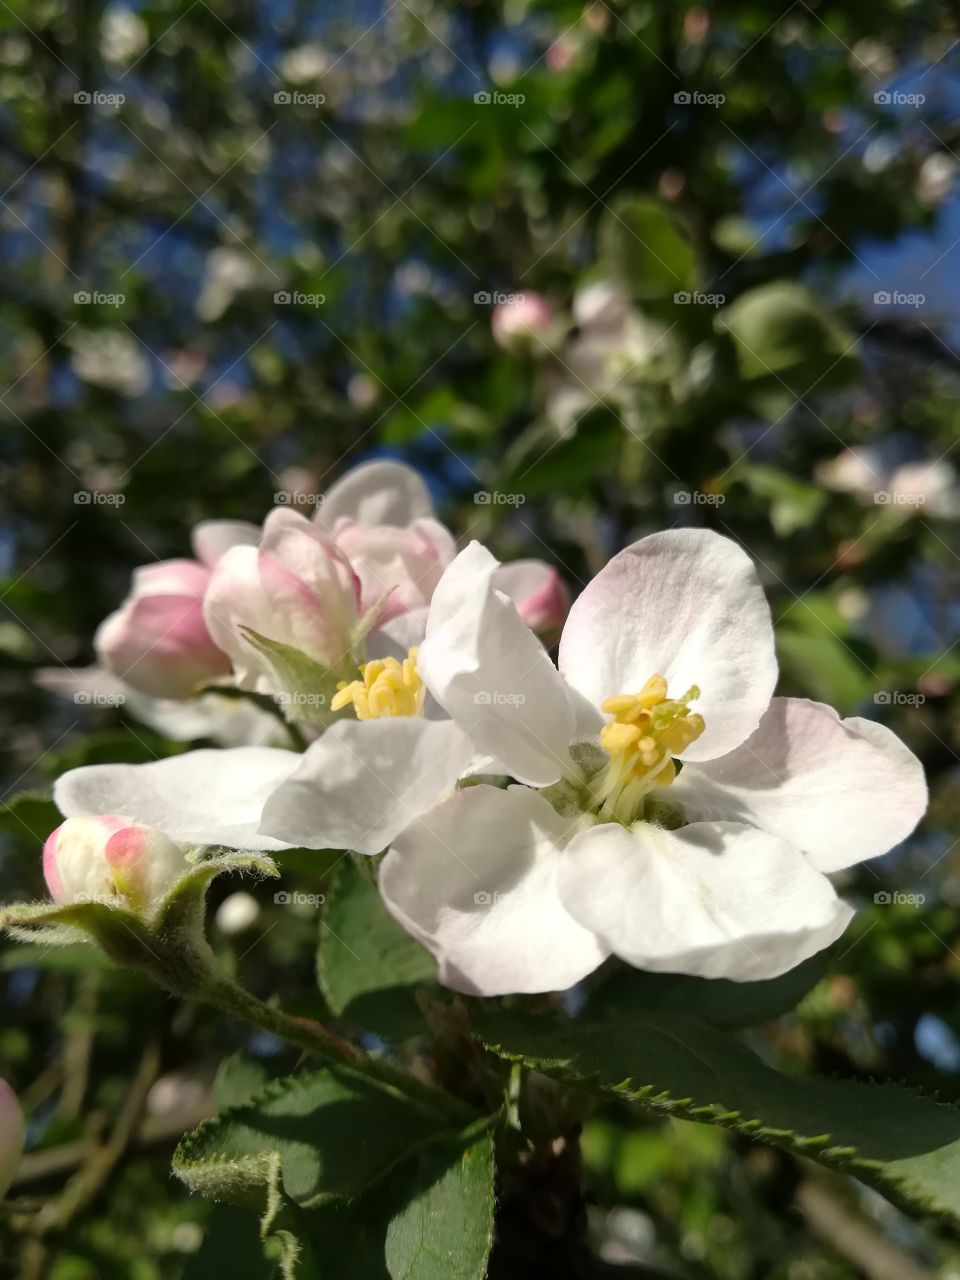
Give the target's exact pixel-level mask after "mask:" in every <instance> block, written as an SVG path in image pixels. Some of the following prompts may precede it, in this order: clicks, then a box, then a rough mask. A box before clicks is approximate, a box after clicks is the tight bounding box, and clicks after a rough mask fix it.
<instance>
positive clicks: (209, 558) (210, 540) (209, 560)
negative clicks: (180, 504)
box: [190, 520, 260, 569]
mask: <svg viewBox="0 0 960 1280" xmlns="http://www.w3.org/2000/svg"><path fill="white" fill-rule="evenodd" d="M190 540H191V542H192V543H193V553H194V555H195V556H196V557H197V559H198V560H199V561H200V562H201V564H205V565H206V566H207V568H208V569H212V568H213V566H214V565H215V564H216V563H217V561H218V560H219V559H220V557H221V556H222V555H223V554H224V552H226V551H229V550H230V548H231V547H255V546H256V545H257V543H258V542H259V541H260V530H259V528H258V527H257V526H256V525H255V524H251V523H250V522H249V521H248V520H201V521H200V523H199V524H195V525H194V526H193V532H192V534H191V537H190Z"/></svg>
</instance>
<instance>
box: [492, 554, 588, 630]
mask: <svg viewBox="0 0 960 1280" xmlns="http://www.w3.org/2000/svg"><path fill="white" fill-rule="evenodd" d="M494 584H495V586H496V587H497V589H498V590H499V591H502V592H504V594H505V595H508V596H509V597H510V599H511V600H512V601H513V603H514V604H515V605H516V606H517V612H518V613H519V614H520V617H521V618H522V619H523V620H524V622H525V623H526V624H527V626H528V627H530V628H531V630H533V631H538V632H540V633H541V635H547V634H549V633H551V632H554V631H558V630H559V629H560V628H561V627H562V626H563V624H564V622H565V620H566V617H567V614H568V613H569V611H570V593H569V591H568V590H567V586H566V583H565V582H564V581H563V579H562V578H561V577H560V574H559V573H557V571H556V569H554V568H553V567H552V566H551V565H548V564H544V562H543V561H542V560H513V561H511V562H510V563H509V564H503V565H501V566H500V568H499V569H498V570H497V572H496V575H495V577H494Z"/></svg>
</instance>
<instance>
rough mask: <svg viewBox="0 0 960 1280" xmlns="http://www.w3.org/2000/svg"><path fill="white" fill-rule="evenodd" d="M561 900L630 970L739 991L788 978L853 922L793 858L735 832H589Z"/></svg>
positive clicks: (576, 844)
mask: <svg viewBox="0 0 960 1280" xmlns="http://www.w3.org/2000/svg"><path fill="white" fill-rule="evenodd" d="M560 892H561V895H562V897H563V901H564V903H565V904H566V906H567V909H568V910H569V911H570V913H571V915H573V916H575V917H576V918H577V919H578V920H579V921H580V922H581V924H583V925H584V926H585V927H586V928H588V929H592V930H593V931H594V932H595V933H596V934H597V936H598V937H600V938H601V939H602V940H603V941H604V942H605V943H606V945H607V946H608V947H609V948H610V950H611V951H612V952H613V953H614V954H615V955H618V956H620V957H621V958H622V959H623V960H626V961H627V963H628V964H632V965H634V966H635V967H636V968H638V969H650V970H653V971H654V972H658V973H659V972H668V973H689V974H694V975H697V976H699V977H702V978H733V979H734V980H736V981H738V982H752V981H758V980H760V979H763V978H774V977H776V976H777V975H778V974H781V973H785V972H786V971H787V970H788V969H792V968H793V967H794V966H795V965H798V964H799V963H800V962H801V961H802V960H806V959H807V958H808V957H809V956H812V955H814V954H815V953H816V952H817V951H821V950H822V949H823V948H824V947H826V946H829V944H830V943H831V942H833V941H834V939H835V938H838V937H839V936H840V934H841V933H843V931H844V929H845V928H846V926H847V923H848V922H849V920H850V918H851V916H852V915H853V911H852V909H851V908H850V907H848V906H847V905H846V903H844V902H842V901H841V900H840V899H839V898H838V897H837V895H836V894H835V892H834V890H833V886H832V885H831V884H830V881H829V880H828V879H827V878H826V876H824V875H822V874H821V873H820V872H819V871H817V870H816V869H815V868H814V867H813V866H811V864H810V862H809V861H808V860H807V859H806V858H805V857H804V856H803V854H802V853H800V852H799V850H797V849H794V848H793V847H792V846H791V845H789V844H787V843H786V841H785V840H779V839H777V837H776V836H770V835H767V834H766V833H765V832H763V831H758V830H757V829H756V828H755V827H748V826H744V825H742V824H740V823H737V822H695V823H693V824H692V825H690V826H688V827H682V828H681V829H680V830H679V831H666V830H664V829H663V828H660V827H655V826H652V825H651V824H650V823H638V824H637V825H636V826H634V827H632V828H631V829H629V830H628V829H627V828H626V827H621V826H616V825H613V824H605V825H603V826H599V827H594V828H593V829H592V830H590V831H586V832H583V833H582V834H580V835H578V836H576V837H575V838H574V839H573V840H572V841H571V842H570V844H569V845H568V847H567V850H566V853H565V855H564V858H563V862H562V871H561V879H560Z"/></svg>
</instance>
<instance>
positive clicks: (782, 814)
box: [670, 698, 927, 871]
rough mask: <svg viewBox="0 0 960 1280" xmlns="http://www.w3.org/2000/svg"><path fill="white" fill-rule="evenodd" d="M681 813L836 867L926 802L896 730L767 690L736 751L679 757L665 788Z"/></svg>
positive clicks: (918, 771)
mask: <svg viewBox="0 0 960 1280" xmlns="http://www.w3.org/2000/svg"><path fill="white" fill-rule="evenodd" d="M670 799H671V800H677V801H678V802H679V803H680V804H682V805H683V807H684V812H685V814H686V816H687V818H688V820H694V819H700V818H730V819H735V820H737V821H743V822H750V823H752V824H754V825H756V826H758V827H762V828H763V830H764V831H769V832H771V834H773V835H776V836H780V837H782V838H783V839H784V840H789V841H790V843H791V844H793V845H795V846H796V848H798V849H802V850H803V852H804V853H806V854H808V855H809V857H810V860H811V861H812V862H813V864H814V866H816V867H818V868H819V869H820V870H821V871H840V870H841V869H842V868H844V867H851V866H853V865H854V863H857V862H863V861H864V859H866V858H875V857H877V856H878V855H879V854H881V853H886V851H887V850H888V849H892V848H893V846H894V845H896V844H899V843H900V841H901V840H905V839H906V838H907V836H908V835H909V834H910V832H911V831H912V830H913V829H914V827H915V826H916V825H917V823H918V822H919V821H920V819H921V818H922V817H923V814H924V812H925V811H926V807H927V784H926V782H925V780H924V776H923V767H922V765H921V764H920V761H919V760H918V759H917V757H916V756H915V755H914V754H913V752H912V751H911V750H910V749H909V748H908V747H906V746H905V745H904V744H903V743H902V742H901V741H900V739H899V738H898V737H897V736H896V734H894V733H891V732H890V730H889V729H886V728H884V726H883V725H880V724H876V723H874V721H872V720H862V719H860V718H859V717H856V716H854V717H851V718H850V719H848V720H841V719H840V717H839V716H838V715H837V713H836V711H834V709H833V708H832V707H827V706H824V704H823V703H821V702H808V701H807V700H806V699H804V698H774V699H773V701H772V702H771V703H770V707H769V709H768V711H767V713H766V715H764V717H763V719H762V720H761V721H760V725H759V727H758V728H757V730H756V731H755V732H754V733H752V734H751V735H750V737H749V738H748V739H747V740H746V742H744V743H743V744H742V745H741V746H739V747H738V748H737V749H736V751H732V752H731V753H730V754H729V755H727V756H723V757H722V758H721V759H720V760H711V761H710V762H709V763H707V764H701V765H698V764H689V765H686V766H684V768H683V770H682V771H681V773H680V776H679V778H678V779H677V781H676V783H675V784H674V786H673V787H671V789H670Z"/></svg>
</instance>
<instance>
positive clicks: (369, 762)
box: [57, 529, 926, 995]
mask: <svg viewBox="0 0 960 1280" xmlns="http://www.w3.org/2000/svg"><path fill="white" fill-rule="evenodd" d="M498 569H499V566H498V564H497V562H496V560H495V559H494V558H493V556H491V555H490V554H489V552H488V551H486V550H485V549H484V548H483V547H482V546H480V545H479V544H478V543H472V544H471V545H470V546H469V547H467V548H466V550H464V551H463V552H461V553H460V555H459V556H458V557H457V558H456V559H455V560H454V561H453V563H452V564H451V565H450V566H449V567H448V568H447V570H446V571H445V573H444V574H443V577H442V578H441V580H440V582H439V583H438V585H437V588H436V591H435V593H434V596H433V599H432V601H431V605H430V611H429V615H428V617H427V620H426V627H425V635H424V638H423V639H422V643H420V648H419V651H418V652H417V654H416V655H415V658H414V657H411V655H410V654H409V653H408V652H407V646H408V645H410V644H413V643H416V642H417V640H418V639H419V637H412V638H411V637H409V636H408V637H406V638H404V640H403V641H402V644H399V645H397V647H396V648H395V650H394V652H393V656H394V658H395V659H396V665H394V664H393V663H387V662H384V663H383V665H382V666H381V665H377V662H376V660H374V663H373V664H372V665H370V664H367V666H366V667H365V668H364V671H363V672H362V676H361V678H360V679H359V680H357V681H355V682H352V683H351V684H349V685H347V686H346V687H345V688H344V689H343V690H341V691H340V694H339V695H338V700H342V704H341V710H342V713H343V714H342V715H341V717H340V718H339V719H338V720H337V721H336V722H335V723H334V724H333V725H332V726H331V727H330V728H329V729H327V730H326V732H325V733H324V734H323V735H322V737H321V738H320V739H319V740H318V741H317V742H315V743H314V744H313V745H312V746H311V747H310V748H309V749H308V751H307V752H306V753H305V754H304V755H302V756H299V755H296V754H294V753H292V752H275V751H267V750H266V749H263V748H260V749H253V748H239V749H237V750H235V751H230V752H224V751H221V752H190V753H187V754H186V755H181V756H176V757H173V758H172V759H171V760H165V761H162V762H161V763H160V764H150V765H142V766H116V767H114V766H107V767H106V773H104V768H105V767H104V766H92V767H89V768H87V769H79V770H75V771H74V772H73V774H68V775H67V776H66V778H64V779H61V780H60V783H59V784H58V789H57V800H58V803H59V804H60V805H61V808H63V810H64V812H65V813H77V812H86V813H90V812H105V813H110V812H117V811H118V810H119V811H120V812H122V813H125V814H128V815H130V816H131V818H133V819H136V820H139V821H146V822H150V823H152V824H153V825H156V826H158V827H160V828H161V829H163V830H165V831H168V832H172V831H173V830H174V829H175V827H176V825H177V824H178V823H179V824H180V825H181V826H182V825H183V822H184V815H185V814H191V813H192V814H194V816H193V817H192V820H191V823H190V826H191V829H195V828H196V827H197V826H198V825H199V824H198V817H199V816H200V813H201V812H202V814H203V816H204V819H205V820H204V822H203V824H202V825H203V829H204V831H205V833H206V834H207V835H208V836H209V840H208V842H210V843H214V842H216V840H215V836H216V834H217V823H218V821H219V822H221V823H222V824H223V830H224V832H225V833H226V831H228V830H230V824H231V823H232V824H233V829H234V830H235V829H236V826H237V822H238V816H237V815H238V813H239V814H240V815H241V816H242V818H243V825H244V830H245V831H246V830H249V829H250V827H251V826H252V825H254V824H255V823H256V821H257V815H255V814H253V813H252V810H253V809H254V808H255V807H256V805H257V804H262V812H260V813H259V815H258V816H259V835H258V837H257V838H258V839H260V840H262V841H263V842H264V845H263V847H278V846H282V844H283V843H284V842H287V843H289V844H290V845H295V846H301V845H303V846H307V847H312V848H352V849H356V850H359V851H361V852H367V853H377V852H379V851H380V850H382V849H384V848H385V847H387V846H389V849H388V852H387V855H386V857H385V858H384V860H383V862H382V863H381V865H380V869H379V885H380V891H381V893H382V895H383V898H384V901H385V903H386V905H387V908H388V909H389V910H390V912H391V913H392V914H393V915H394V916H395V918H396V919H397V920H398V921H399V922H400V923H401V924H402V925H403V927H404V928H406V929H407V930H408V931H409V932H410V933H411V934H413V935H414V936H415V937H416V938H418V939H419V940H420V941H421V942H422V943H423V944H424V945H425V946H427V947H428V948H429V949H430V950H431V951H432V952H433V954H434V955H435V956H436V958H437V961H438V965H439V972H440V977H441V980H442V981H443V982H445V983H446V984H447V985H449V986H451V987H454V988H456V989H458V990H461V991H467V992H473V993H478V994H483V995H499V994H503V993H511V992H538V991H558V990H563V989H565V988H567V987H569V986H571V985H572V984H573V983H575V982H578V981H579V980H580V979H582V978H583V977H584V976H585V975H586V974H588V973H590V972H591V971H592V970H593V969H595V968H596V967H597V966H598V965H599V964H601V963H602V962H603V961H604V960H605V959H606V958H607V957H608V956H610V955H616V956H619V957H620V958H621V959H622V960H624V961H626V962H627V963H629V964H632V965H635V966H636V967H638V968H641V969H648V970H654V971H656V970H661V971H663V970H665V971H668V972H677V973H689V974H696V975H700V976H704V977H710V978H713V977H726V978H733V979H736V980H740V981H748V980H755V979H762V978H770V977H774V976H776V975H777V974H779V973H782V972H784V971H785V970H787V969H790V968H792V967H793V966H794V965H796V964H798V963H800V962H801V961H802V960H804V959H806V958H807V957H808V956H810V955H812V954H814V953H815V952H817V951H819V950H821V949H822V948H823V947H825V946H827V945H829V943H831V942H832V941H833V940H834V939H835V938H837V937H838V936H839V935H840V934H841V933H842V932H843V930H844V928H845V927H846V924H847V922H848V921H849V919H850V916H851V914H852V912H851V910H850V908H849V907H848V906H847V905H846V904H845V903H843V902H842V901H841V900H840V899H839V898H838V897H837V895H836V893H835V892H834V889H833V887H832V885H831V883H830V881H829V880H828V879H827V876H826V874H825V873H827V872H832V871H837V870H840V869H841V868H843V867H848V866H852V865H853V864H855V863H857V862H860V861H862V860H864V859H867V858H873V857H876V856H877V855H879V854H881V853H884V852H885V851H886V850H887V849H889V848H891V847H893V846H894V845H895V844H898V843H899V842H900V841H901V840H903V839H905V838H906V836H907V835H909V833H910V832H911V830H912V829H913V827H914V826H915V824H916V822H917V821H918V820H919V818H920V816H921V815H922V813H923V811H924V809H925V806H926V788H925V784H924V780H923V773H922V769H921V768H920V765H919V762H918V761H917V760H916V758H915V757H914V756H913V755H912V753H911V752H910V751H908V750H907V748H906V747H905V746H904V745H903V744H902V743H901V742H900V741H899V739H898V738H896V737H895V735H893V734H892V733H890V732H889V731H888V730H886V729H884V728H883V727H882V726H880V725H878V724H876V723H874V722H872V721H867V720H861V719H857V718H850V719H847V720H840V718H839V717H838V716H837V714H836V713H835V712H834V711H833V710H832V709H831V708H829V707H826V706H823V705H822V704H820V703H815V702H809V701H806V700H804V699H795V698H773V696H772V695H773V689H774V685H775V683H776V679H777V667H776V660H775V656H774V649H773V630H772V626H771V621H770V612H769V609H768V607H767V604H766V601H765V599H764V594H763V590H762V588H761V585H760V583H759V581H758V579H757V575H756V572H755V570H754V567H753V564H752V562H751V561H750V559H749V557H748V556H747V555H746V554H745V552H744V551H743V550H742V549H741V548H740V547H739V546H737V545H736V544H735V543H734V542H732V541H730V540H729V539H727V538H722V537H720V536H719V535H717V534H714V533H712V532H709V531H706V530H693V529H682V530H675V531H671V532H668V533H660V534H653V535H651V536H650V537H647V538H643V539H641V540H640V541H639V542H637V543H634V544H633V545H632V546H630V547H628V548H627V549H626V550H625V551H623V552H621V553H620V554H619V555H617V556H615V557H614V558H613V559H612V560H611V561H610V563H609V564H608V565H607V566H606V568H604V569H603V570H602V571H601V572H600V573H599V574H598V575H597V577H596V578H594V579H593V581H592V582H590V583H589V584H588V585H587V587H586V588H585V590H584V591H583V592H582V594H581V595H580V597H579V599H578V600H577V601H576V602H575V603H574V605H573V608H572V609H571V611H570V615H569V618H568V619H567V622H566V625H565V627H564V630H563V635H562V637H561V641H560V649H559V659H558V666H555V665H554V664H553V662H552V661H551V659H550V657H549V656H548V654H547V652H546V650H545V649H544V648H543V646H542V645H541V644H540V642H539V641H538V640H537V639H536V637H535V636H534V635H533V633H532V632H531V631H530V629H529V628H528V627H527V626H526V625H525V624H524V623H523V621H522V620H521V618H520V615H519V614H518V612H517V609H516V608H515V607H514V605H513V603H512V601H511V600H510V598H509V597H508V596H506V595H505V594H504V593H503V592H502V591H500V590H498V588H497V579H496V575H497V572H498ZM403 654H406V658H404V657H403V656H402V655H403ZM405 662H412V663H413V664H414V665H413V666H412V667H406V668H405ZM558 668H559V669H558ZM405 669H406V671H407V673H408V674H407V675H406V676H405V675H404V671H405ZM414 670H415V672H416V677H417V681H419V682H422V685H423V686H424V687H425V689H426V695H425V699H426V700H425V705H424V704H423V703H421V702H420V697H421V688H420V684H419V683H416V687H414V685H415V682H414V680H413V672H414ZM348 702H349V703H350V704H351V705H352V706H353V708H354V709H355V711H356V712H357V713H358V714H363V715H366V714H372V715H374V716H375V718H373V719H356V718H354V717H352V716H349V714H348V708H347V705H346V704H347V703H348ZM410 708H413V709H415V710H418V711H419V710H423V712H424V714H422V715H421V714H413V715H410V714H397V713H398V712H402V711H404V710H407V709H410ZM440 717H446V718H440ZM251 751H256V753H257V758H256V762H255V768H254V761H253V760H252V759H251V760H249V762H247V753H249V752H251ZM210 757H214V759H213V760H211V759H210ZM264 757H269V758H270V759H271V760H272V761H273V763H272V764H270V766H269V767H270V768H271V769H272V770H273V776H274V777H275V778H276V779H277V780H278V781H279V785H274V786H273V787H272V789H271V790H270V794H269V795H268V797H267V799H266V803H265V804H264V803H262V801H255V798H254V796H253V794H252V791H253V789H252V788H251V786H250V783H249V779H250V777H251V774H252V773H254V772H255V773H256V776H258V777H260V776H262V775H263V773H264V771H265V769H266V768H267V761H266V760H265V759H264ZM478 757H480V758H481V759H482V760H486V761H487V763H488V770H489V771H494V772H498V773H501V774H506V775H508V776H511V777H512V778H513V779H514V780H515V783H516V784H519V785H512V786H507V787H502V786H494V785H489V784H487V783H480V784H478V785H471V786H466V787H462V788H459V789H458V787H457V783H458V779H462V778H464V777H465V776H466V775H467V774H469V773H470V772H471V771H476V770H477V767H478V759H477V758H478ZM161 766H162V769H161ZM161 773H162V785H161V776H160V775H161ZM234 779H236V781H234ZM118 790H119V791H122V804H121V803H119V802H118V800H117V791H118ZM256 791H257V794H258V795H262V794H263V791H264V788H263V787H262V786H261V785H259V784H258V786H257V788H256ZM97 805H106V806H107V807H106V808H97V807H96V806H97ZM161 810H162V812H161ZM198 811H199V812H198ZM165 823H166V824H167V825H165ZM174 838H176V837H174ZM221 843H224V844H227V845H229V844H230V843H231V841H230V840H229V839H223V840H222V841H221Z"/></svg>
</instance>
